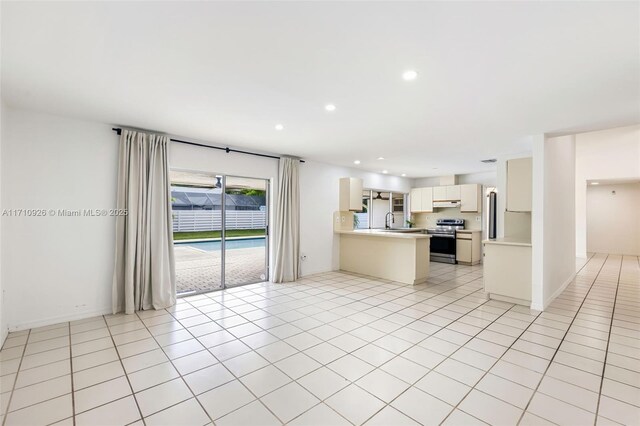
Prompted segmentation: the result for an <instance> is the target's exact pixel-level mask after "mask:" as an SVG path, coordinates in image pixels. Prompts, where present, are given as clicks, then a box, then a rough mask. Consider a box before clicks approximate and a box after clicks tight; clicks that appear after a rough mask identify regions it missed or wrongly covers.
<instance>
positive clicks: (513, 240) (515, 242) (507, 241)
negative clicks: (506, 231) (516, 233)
mask: <svg viewBox="0 0 640 426" xmlns="http://www.w3.org/2000/svg"><path fill="white" fill-rule="evenodd" d="M483 243H484V244H501V245H505V246H523V247H531V240H528V239H525V238H517V237H504V238H497V239H495V240H484V241H483Z"/></svg>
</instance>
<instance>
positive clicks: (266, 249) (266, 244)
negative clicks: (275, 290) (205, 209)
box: [214, 174, 271, 291]
mask: <svg viewBox="0 0 640 426" xmlns="http://www.w3.org/2000/svg"><path fill="white" fill-rule="evenodd" d="M221 176H222V207H221V208H222V215H221V221H222V223H221V226H220V228H221V230H220V238H221V240H220V250H221V251H222V258H221V274H222V276H221V277H220V283H221V284H222V286H221V287H220V289H219V290H224V289H227V288H236V287H242V286H243V285H249V284H257V283H262V282H267V281H269V279H270V272H271V271H270V270H269V251H270V250H269V246H270V238H269V216H270V213H271V209H270V208H269V203H270V201H271V179H265V178H255V177H248V176H238V175H229V174H221ZM227 177H231V178H240V179H254V180H261V181H264V184H265V202H264V204H265V212H264V271H265V274H264V275H265V279H264V280H263V281H254V282H248V283H242V284H233V285H227V279H226V278H227V276H226V263H227V262H226V253H227V247H226V241H227V237H226V231H227ZM214 291H216V290H214Z"/></svg>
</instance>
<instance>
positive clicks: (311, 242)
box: [300, 161, 411, 275]
mask: <svg viewBox="0 0 640 426" xmlns="http://www.w3.org/2000/svg"><path fill="white" fill-rule="evenodd" d="M346 176H350V177H359V178H362V179H363V183H364V188H376V189H380V190H386V191H394V192H403V193H408V192H409V190H410V188H411V181H410V180H409V179H406V178H401V177H396V176H388V175H382V174H378V173H369V172H363V171H361V170H358V169H355V168H347V167H339V166H333V165H329V164H324V163H319V162H315V161H307V162H306V163H305V164H302V165H301V166H300V191H301V194H300V216H301V218H300V222H301V225H300V251H301V254H303V255H306V256H307V260H306V261H304V262H302V263H301V271H302V274H303V275H309V274H315V273H318V272H324V271H331V270H336V269H338V268H339V263H340V262H339V259H340V251H339V242H340V240H339V238H340V237H339V236H337V235H334V234H333V223H332V218H333V212H335V211H337V210H338V208H339V207H338V197H339V184H338V179H339V178H341V177H346Z"/></svg>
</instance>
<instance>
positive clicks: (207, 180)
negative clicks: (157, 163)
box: [171, 170, 269, 296]
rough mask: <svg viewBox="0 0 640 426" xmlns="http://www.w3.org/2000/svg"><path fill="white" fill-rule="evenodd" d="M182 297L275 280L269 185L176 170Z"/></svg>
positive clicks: (178, 288)
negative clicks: (271, 258)
mask: <svg viewBox="0 0 640 426" xmlns="http://www.w3.org/2000/svg"><path fill="white" fill-rule="evenodd" d="M171 203H172V217H173V237H174V251H175V260H176V292H177V294H178V296H185V295H192V294H197V293H205V292H209V291H213V290H220V289H224V288H227V287H234V286H239V285H244V284H251V283H256V282H262V281H267V280H268V279H269V266H268V265H269V250H268V247H269V232H268V230H269V211H268V206H269V181H268V180H266V179H258V178H249V177H239V176H229V175H223V174H216V173H199V172H187V171H179V170H172V171H171Z"/></svg>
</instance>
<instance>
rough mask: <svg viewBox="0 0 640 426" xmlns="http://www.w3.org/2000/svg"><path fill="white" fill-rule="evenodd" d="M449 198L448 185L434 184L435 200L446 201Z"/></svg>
mask: <svg viewBox="0 0 640 426" xmlns="http://www.w3.org/2000/svg"><path fill="white" fill-rule="evenodd" d="M446 200H447V187H446V186H434V187H433V201H446Z"/></svg>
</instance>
